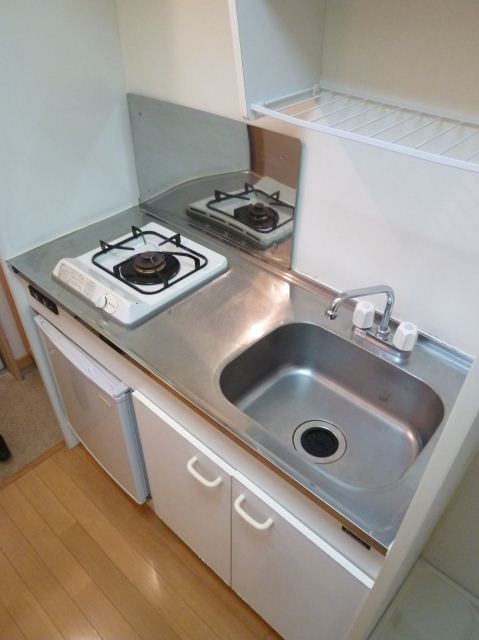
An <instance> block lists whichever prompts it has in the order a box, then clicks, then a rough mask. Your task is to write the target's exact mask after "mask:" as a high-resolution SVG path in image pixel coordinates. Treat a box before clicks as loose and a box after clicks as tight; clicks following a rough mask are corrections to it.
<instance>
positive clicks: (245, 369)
mask: <svg viewBox="0 0 479 640" xmlns="http://www.w3.org/2000/svg"><path fill="white" fill-rule="evenodd" d="M220 387H221V390H222V392H223V394H224V395H225V397H226V398H227V399H228V400H229V401H230V402H231V403H233V404H234V405H235V406H236V407H237V408H238V409H240V410H241V411H243V412H244V413H245V414H247V415H248V416H250V417H251V418H252V419H253V420H254V421H255V422H256V423H258V424H259V425H261V426H262V427H263V428H264V429H266V430H267V431H268V433H269V434H271V435H274V436H275V437H276V438H278V439H280V440H281V441H282V442H283V444H286V445H287V446H289V447H291V448H292V449H296V450H297V452H298V455H301V456H302V457H303V458H304V459H307V460H309V461H310V462H312V463H318V465H320V467H321V470H322V472H324V473H326V474H328V475H330V476H332V477H333V478H334V479H335V480H336V481H339V482H341V483H345V484H348V485H351V486H353V487H356V488H363V489H379V488H383V487H387V486H389V485H391V484H393V483H395V482H397V481H398V480H399V478H401V476H402V475H403V474H404V473H405V472H406V470H407V469H408V468H409V467H410V465H411V464H412V463H413V462H414V460H415V459H416V457H417V456H418V454H419V453H420V451H421V450H422V449H423V447H424V446H425V445H426V444H427V442H428V441H429V440H430V439H431V437H432V435H433V434H434V432H435V430H436V429H437V428H438V426H439V424H440V423H441V420H442V419H443V416H444V407H443V404H442V402H441V399H440V398H439V396H438V395H437V393H435V391H434V390H433V389H431V388H430V387H429V386H428V385H427V384H425V383H424V382H422V381H421V380H419V379H418V378H416V377H414V376H412V375H410V374H409V373H407V372H406V371H404V370H403V369H401V368H399V367H396V366H394V365H392V364H390V363H389V362H387V361H385V360H383V359H381V358H379V357H376V356H375V355H373V354H372V353H369V352H368V351H366V350H364V349H362V348H361V347H359V346H357V345H356V344H354V343H352V342H349V341H348V340H345V339H343V338H340V337H338V336H336V335H335V334H333V333H330V332H329V331H327V330H325V329H323V328H322V327H320V326H317V325H314V324H309V323H303V322H298V323H292V324H286V325H282V326H280V327H278V328H277V329H275V330H274V331H272V332H271V333H269V334H268V335H266V336H264V337H263V338H261V339H260V340H258V341H257V342H256V343H254V344H253V345H251V346H250V347H248V348H247V349H246V350H245V351H243V352H242V353H241V354H239V355H238V356H236V357H235V358H234V360H232V361H231V362H229V363H228V364H227V365H226V366H225V367H224V369H223V370H222V372H221V375H220Z"/></svg>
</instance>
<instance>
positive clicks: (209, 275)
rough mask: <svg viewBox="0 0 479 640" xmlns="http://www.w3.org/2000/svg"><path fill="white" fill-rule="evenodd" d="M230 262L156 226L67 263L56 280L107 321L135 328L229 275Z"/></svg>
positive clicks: (57, 269)
mask: <svg viewBox="0 0 479 640" xmlns="http://www.w3.org/2000/svg"><path fill="white" fill-rule="evenodd" d="M226 268H227V261H226V258H225V257H224V256H222V255H220V254H219V253H216V252H215V251H211V250H210V249H207V248H206V247H203V246H202V245H200V244H198V243H196V242H193V240H189V239H188V238H185V237H184V236H180V234H178V233H175V232H174V231H171V230H170V229H167V228H166V227H163V226H161V225H159V224H157V223H156V222H149V223H148V224H146V225H145V226H143V227H141V228H139V227H132V230H131V233H129V234H127V235H124V236H121V237H119V238H116V239H115V240H112V241H109V242H106V241H104V240H100V241H99V247H97V248H95V249H92V250H91V251H88V252H86V253H84V254H82V255H80V256H78V257H76V258H63V259H61V260H60V261H59V262H58V263H57V265H56V266H55V268H54V270H53V275H54V277H55V278H56V279H57V280H59V281H60V282H61V283H62V284H64V285H66V286H67V287H68V288H70V289H72V290H73V291H74V292H75V293H77V294H78V295H80V296H81V297H82V298H85V299H86V300H87V301H88V302H90V303H91V304H93V305H95V306H96V307H97V308H98V309H101V310H103V312H104V313H105V315H107V316H109V317H111V318H113V319H115V320H117V321H118V322H120V323H121V324H124V325H128V326H131V325H134V324H138V323H139V322H141V321H143V320H146V319H147V318H148V317H150V316H152V315H154V314H155V313H157V312H158V311H160V310H162V309H164V308H166V307H168V306H170V305H171V304H173V302H176V301H177V300H179V299H180V298H182V297H183V296H184V295H185V294H186V293H190V292H192V291H193V290H194V289H196V288H198V287H199V286H201V285H203V284H205V283H207V282H209V281H210V280H212V279H213V278H215V277H217V276H218V275H220V274H221V273H223V272H224V271H225V270H226Z"/></svg>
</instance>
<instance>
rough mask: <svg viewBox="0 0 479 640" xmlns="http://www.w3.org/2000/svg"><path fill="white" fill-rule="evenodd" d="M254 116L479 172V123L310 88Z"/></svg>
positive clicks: (267, 105) (266, 104) (260, 107)
mask: <svg viewBox="0 0 479 640" xmlns="http://www.w3.org/2000/svg"><path fill="white" fill-rule="evenodd" d="M251 109H252V111H254V112H255V113H259V114H263V115H268V116H271V117H274V118H278V119H280V120H284V121H286V122H290V123H292V124H296V125H301V126H306V127H308V128H311V129H316V130H318V131H322V132H324V133H330V134H334V135H336V136H340V137H342V138H347V139H350V140H357V141H360V142H365V143H367V144H371V145H374V146H377V147H381V148H384V149H389V150H392V151H397V152H400V153H405V154H407V155H411V156H415V157H420V158H425V159H427V160H432V161H434V162H439V163H442V164H447V165H452V166H455V167H459V168H465V169H469V170H472V171H477V172H479V125H478V124H475V123H471V122H463V121H461V120H457V119H454V118H451V117H444V116H439V115H433V114H429V113H424V112H421V111H418V110H416V109H412V108H409V107H398V106H394V105H392V104H388V103H386V102H379V101H377V100H373V99H368V98H361V97H358V96H353V95H349V94H346V93H343V92H341V91H335V90H333V89H326V88H320V87H318V86H315V87H312V88H310V89H307V90H305V91H301V92H299V93H295V94H292V95H289V96H285V97H283V98H278V99H276V100H271V101H268V102H264V103H262V104H253V105H251Z"/></svg>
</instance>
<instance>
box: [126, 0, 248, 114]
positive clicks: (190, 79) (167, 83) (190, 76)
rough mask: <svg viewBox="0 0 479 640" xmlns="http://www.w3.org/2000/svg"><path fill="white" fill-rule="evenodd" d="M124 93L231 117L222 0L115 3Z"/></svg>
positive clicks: (233, 97)
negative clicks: (123, 73)
mask: <svg viewBox="0 0 479 640" xmlns="http://www.w3.org/2000/svg"><path fill="white" fill-rule="evenodd" d="M116 6H117V10H118V21H119V28H120V35H121V45H122V51H123V62H124V68H125V76H126V87H127V90H128V92H129V93H139V94H141V95H145V96H148V97H151V98H160V99H162V100H169V101H171V102H179V103H181V104H183V105H185V106H188V107H196V108H198V109H204V110H205V111H210V112H212V113H219V114H221V115H225V116H231V117H237V116H238V115H239V106H238V105H239V98H238V89H237V84H236V76H235V68H234V57H233V49H232V41H231V30H230V25H229V17H228V4H227V2H226V0H201V2H198V0H153V1H152V0H116Z"/></svg>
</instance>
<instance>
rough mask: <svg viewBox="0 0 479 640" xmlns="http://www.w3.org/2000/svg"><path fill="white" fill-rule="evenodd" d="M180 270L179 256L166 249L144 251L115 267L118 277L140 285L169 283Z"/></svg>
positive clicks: (114, 270) (114, 271)
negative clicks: (162, 250) (163, 250)
mask: <svg viewBox="0 0 479 640" xmlns="http://www.w3.org/2000/svg"><path fill="white" fill-rule="evenodd" d="M179 270H180V261H179V260H178V258H177V257H176V256H174V255H173V254H172V253H168V252H166V251H165V252H161V251H144V252H143V253H138V254H137V255H136V256H133V258H129V259H128V260H125V261H124V262H121V263H120V264H117V265H115V266H114V267H113V273H114V274H115V275H116V276H117V277H118V278H120V279H121V280H126V282H130V283H131V284H140V285H158V284H162V285H167V283H168V282H169V281H170V280H171V279H172V278H174V277H175V276H176V275H177V273H178V271H179Z"/></svg>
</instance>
